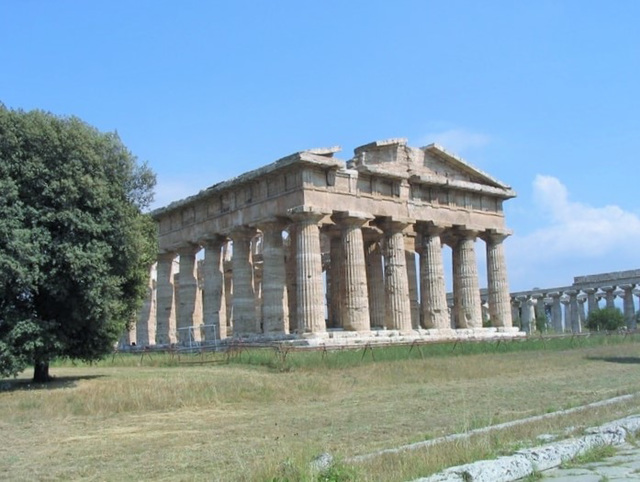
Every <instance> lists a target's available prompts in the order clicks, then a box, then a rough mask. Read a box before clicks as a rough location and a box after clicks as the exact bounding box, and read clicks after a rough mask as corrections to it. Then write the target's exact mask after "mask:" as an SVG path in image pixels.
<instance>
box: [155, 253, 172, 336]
mask: <svg viewBox="0 0 640 482" xmlns="http://www.w3.org/2000/svg"><path fill="white" fill-rule="evenodd" d="M175 257H176V253H174V252H166V253H160V254H159V255H158V268H157V276H158V280H157V293H156V297H157V314H156V344H157V345H161V346H166V345H171V344H173V343H175V342H176V335H175V332H176V307H175V290H174V285H173V280H174V275H175V273H174V271H173V267H174V262H173V261H174V260H175Z"/></svg>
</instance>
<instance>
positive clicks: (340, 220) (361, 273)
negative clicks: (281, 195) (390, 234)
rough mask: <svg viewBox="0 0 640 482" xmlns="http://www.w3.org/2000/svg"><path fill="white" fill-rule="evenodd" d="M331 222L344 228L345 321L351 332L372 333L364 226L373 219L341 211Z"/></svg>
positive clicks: (342, 237) (342, 236)
mask: <svg viewBox="0 0 640 482" xmlns="http://www.w3.org/2000/svg"><path fill="white" fill-rule="evenodd" d="M331 219H332V220H333V221H334V222H335V223H336V224H338V225H339V226H340V231H341V234H342V235H341V240H342V249H343V253H344V290H343V292H344V298H343V300H344V308H345V309H344V320H343V324H342V326H343V327H344V329H345V330H348V331H370V330H371V322H370V318H369V293H368V289H367V268H366V263H365V258H364V242H363V238H362V226H364V224H366V223H367V222H368V221H370V220H371V219H373V218H371V217H369V216H367V215H365V214H362V213H356V212H352V211H347V212H337V213H335V214H334V215H333V216H332V217H331Z"/></svg>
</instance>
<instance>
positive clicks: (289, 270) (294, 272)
mask: <svg viewBox="0 0 640 482" xmlns="http://www.w3.org/2000/svg"><path fill="white" fill-rule="evenodd" d="M287 233H288V237H287V242H286V244H285V250H284V256H285V261H284V263H285V267H284V269H285V273H286V277H287V303H288V308H289V333H296V332H297V331H298V269H297V265H296V250H297V248H296V246H297V244H298V241H297V231H296V225H295V224H289V226H288V227H287Z"/></svg>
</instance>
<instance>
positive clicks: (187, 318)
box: [176, 245, 202, 345]
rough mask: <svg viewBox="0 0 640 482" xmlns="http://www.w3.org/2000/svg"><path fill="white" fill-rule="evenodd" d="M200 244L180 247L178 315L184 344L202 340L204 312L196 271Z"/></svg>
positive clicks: (177, 319)
mask: <svg viewBox="0 0 640 482" xmlns="http://www.w3.org/2000/svg"><path fill="white" fill-rule="evenodd" d="M198 251H200V246H197V245H189V246H184V247H181V248H180V249H178V255H179V256H180V272H179V278H178V279H179V280H180V285H179V287H178V289H179V296H178V300H179V302H178V313H177V317H176V323H177V332H178V341H179V342H180V343H181V344H182V345H190V344H191V343H193V342H199V341H200V329H199V326H200V325H201V324H202V312H200V313H198V311H197V308H200V306H199V303H198V302H197V297H198V278H197V273H196V253H197V252H198Z"/></svg>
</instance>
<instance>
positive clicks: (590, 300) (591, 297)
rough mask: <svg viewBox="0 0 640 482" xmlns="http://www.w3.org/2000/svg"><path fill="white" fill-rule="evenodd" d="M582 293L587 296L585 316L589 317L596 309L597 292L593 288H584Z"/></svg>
mask: <svg viewBox="0 0 640 482" xmlns="http://www.w3.org/2000/svg"><path fill="white" fill-rule="evenodd" d="M582 291H584V292H585V293H586V294H587V315H590V314H591V313H593V312H594V311H595V310H597V309H598V299H597V298H596V291H598V290H597V289H595V288H585V289H583V290H582Z"/></svg>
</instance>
